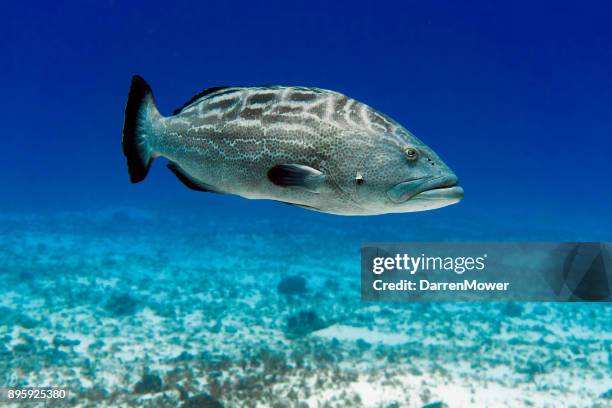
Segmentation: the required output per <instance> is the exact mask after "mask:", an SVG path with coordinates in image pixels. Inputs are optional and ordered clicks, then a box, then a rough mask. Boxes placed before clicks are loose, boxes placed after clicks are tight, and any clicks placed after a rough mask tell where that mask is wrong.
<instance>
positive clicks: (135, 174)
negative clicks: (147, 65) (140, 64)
mask: <svg viewBox="0 0 612 408" xmlns="http://www.w3.org/2000/svg"><path fill="white" fill-rule="evenodd" d="M160 118H161V115H160V114H159V111H158V110H157V107H156V106H155V100H154V99H153V92H152V91H151V87H150V86H149V84H147V82H146V81H145V80H144V79H143V78H142V77H140V76H138V75H134V76H133V77H132V85H131V86H130V94H129V96H128V101H127V105H126V107H125V121H124V123H123V154H124V155H125V157H126V158H127V164H128V172H129V173H130V180H131V181H132V183H138V182H139V181H142V180H144V178H145V177H146V176H147V173H148V172H149V167H151V163H152V162H153V159H154V158H155V151H154V149H153V148H152V146H151V142H152V139H154V138H155V136H156V135H155V121H157V120H159V119H160Z"/></svg>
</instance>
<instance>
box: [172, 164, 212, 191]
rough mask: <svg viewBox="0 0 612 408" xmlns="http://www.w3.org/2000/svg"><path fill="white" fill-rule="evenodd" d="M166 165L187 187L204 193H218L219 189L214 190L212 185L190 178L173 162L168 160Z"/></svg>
mask: <svg viewBox="0 0 612 408" xmlns="http://www.w3.org/2000/svg"><path fill="white" fill-rule="evenodd" d="M166 167H168V168H169V169H170V171H171V172H172V173H174V175H175V176H176V178H178V179H179V180H180V182H181V183H183V184H184V185H185V186H186V187H187V188H190V189H192V190H195V191H203V192H206V193H220V191H218V190H215V189H214V188H213V187H212V186H210V185H208V184H206V183H202V182H200V181H197V180H194V179H193V178H191V177H190V176H189V175H187V173H185V171H184V170H183V169H181V168H180V166H179V165H178V164H176V163H174V162H169V163H168V164H167V165H166Z"/></svg>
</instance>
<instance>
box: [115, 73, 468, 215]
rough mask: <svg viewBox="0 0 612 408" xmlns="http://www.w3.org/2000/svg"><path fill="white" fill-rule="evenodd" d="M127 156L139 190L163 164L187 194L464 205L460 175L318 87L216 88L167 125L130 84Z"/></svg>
mask: <svg viewBox="0 0 612 408" xmlns="http://www.w3.org/2000/svg"><path fill="white" fill-rule="evenodd" d="M123 152H124V154H125V156H126V158H127V162H128V170H129V173H130V179H131V181H132V182H133V183H137V182H140V181H142V180H143V179H144V178H145V177H146V175H147V172H148V170H149V167H150V166H151V162H152V161H153V159H154V158H156V157H158V156H163V157H165V158H167V159H168V160H169V163H168V168H169V169H170V170H171V171H172V172H173V173H174V174H175V175H176V176H177V177H178V179H179V180H180V181H181V182H183V183H184V184H185V185H186V186H187V187H189V188H191V189H194V190H199V191H207V192H215V193H226V194H236V195H239V196H242V197H246V198H260V199H272V200H278V201H282V202H285V203H289V204H293V205H296V206H299V207H303V208H306V209H310V210H316V211H321V212H326V213H332V214H340V215H372V214H384V213H401V212H411V211H423V210H429V209H434V208H440V207H444V206H447V205H450V204H454V203H457V202H459V201H460V200H461V198H462V197H463V189H462V188H461V187H459V186H458V185H457V177H456V176H455V174H454V173H453V172H452V171H451V170H450V169H449V168H448V166H446V165H445V164H444V163H443V162H442V160H440V158H439V157H438V156H437V155H436V153H434V152H433V151H432V150H431V149H430V148H429V147H427V146H426V145H425V144H423V142H421V141H420V140H419V139H417V138H416V137H415V136H414V135H413V134H411V133H410V132H409V131H408V130H406V129H405V128H404V127H402V126H401V125H400V124H398V123H397V122H395V121H394V120H392V119H390V118H389V117H387V116H386V115H384V114H382V113H380V112H378V111H376V110H374V109H372V108H370V107H369V106H367V105H365V104H363V103H361V102H358V101H356V100H354V99H351V98H349V97H347V96H345V95H342V94H339V93H337V92H332V91H328V90H323V89H318V88H302V87H285V86H265V87H241V88H231V87H217V88H210V89H207V90H205V91H203V92H201V93H199V94H198V95H196V96H194V97H193V98H192V99H191V100H189V101H188V102H187V103H186V104H185V105H183V107H181V108H180V109H178V110H176V111H175V112H174V114H173V115H172V116H168V117H163V116H162V115H161V114H160V113H159V111H158V110H157V107H156V106H155V101H154V99H153V94H152V92H151V88H150V87H149V85H148V84H147V83H146V82H145V80H144V79H142V78H141V77H139V76H134V77H133V78H132V85H131V87H130V93H129V97H128V102H127V106H126V108H125V124H124V127H123Z"/></svg>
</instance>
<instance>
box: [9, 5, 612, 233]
mask: <svg viewBox="0 0 612 408" xmlns="http://www.w3.org/2000/svg"><path fill="white" fill-rule="evenodd" d="M221 3H223V2H202V1H198V2H195V1H194V2H180V4H171V3H167V2H164V3H162V2H153V1H147V2H145V1H134V2H116V1H107V2H102V1H100V2H65V1H57V2H34V3H24V4H22V5H20V4H18V2H8V3H6V4H4V5H3V12H2V16H0V44H1V51H2V59H1V61H2V62H1V63H0V84H1V85H0V88H1V89H2V98H0V111H1V112H3V115H2V118H3V120H2V131H1V132H2V135H3V136H2V156H3V158H2V159H3V171H2V172H0V185H1V186H2V190H1V191H0V210H2V211H17V212H19V211H34V212H49V211H50V212H57V211H60V210H82V209H97V208H105V207H113V206H128V207H143V208H149V207H151V208H157V209H162V210H163V211H176V212H186V213H193V214H198V215H199V216H200V217H202V218H207V219H210V218H213V219H219V220H220V221H221V222H222V220H223V218H224V217H234V218H235V217H238V218H240V217H242V218H244V219H245V221H248V220H250V219H254V218H271V219H278V220H279V223H283V225H285V228H286V230H287V231H288V232H290V231H299V230H301V229H303V228H307V225H309V224H310V225H312V224H311V223H312V222H313V221H322V222H326V223H334V224H335V225H336V226H337V228H339V229H341V230H342V229H346V230H347V231H359V234H360V237H361V238H362V239H363V240H369V239H379V240H399V239H402V238H404V237H405V236H407V235H405V234H404V233H405V232H406V231H412V232H414V231H413V230H411V229H414V228H415V226H416V227H417V228H423V229H426V228H427V225H432V226H437V227H438V230H443V229H444V228H447V227H448V230H449V233H448V234H444V233H439V234H438V235H433V236H431V235H430V236H428V237H433V238H436V239H437V238H452V239H463V238H465V239H467V238H473V237H475V236H476V235H474V234H473V231H474V230H478V231H479V234H480V235H478V237H483V238H487V239H491V240H508V239H552V240H554V239H566V240H572V239H576V240H578V239H582V240H606V239H607V240H610V238H611V235H612V234H611V233H610V228H609V226H610V225H612V214H611V213H612V211H610V203H611V202H612V189H611V188H610V175H611V174H612V160H611V157H612V75H611V72H612V45H611V44H612V29H611V27H610V24H609V17H610V15H612V4H611V3H610V2H606V1H589V2H582V3H580V4H579V3H577V2H575V3H569V2H568V3H567V4H566V3H565V2H552V1H551V2H546V1H542V2H530V1H516V2H486V1H481V2H471V1H469V2H454V1H433V2H423V1H405V2H348V1H338V2H313V1H308V2H265V3H257V2H227V3H228V4H227V5H224V4H221ZM135 73H138V74H140V75H142V76H144V77H145V78H146V79H147V80H148V81H149V83H150V84H151V86H152V87H153V90H154V92H155V96H156V99H157V103H158V105H159V108H160V110H161V112H162V113H163V114H170V112H171V110H172V109H174V108H176V107H178V106H180V105H182V103H183V102H184V101H186V100H187V99H189V98H190V97H191V96H192V95H193V94H195V93H197V92H199V91H200V90H201V89H203V88H206V87H210V86H216V85H258V84H283V85H303V86H316V87H322V88H329V89H333V90H336V91H339V92H343V93H346V94H347V95H349V96H352V97H354V98H356V99H359V100H361V101H363V102H366V103H367V104H369V105H371V106H373V107H375V108H377V109H379V110H381V111H383V112H385V113H387V114H388V115H390V116H391V117H393V118H395V119H396V120H398V121H399V122H400V123H402V124H403V125H404V126H405V127H407V128H408V129H409V130H411V131H412V132H413V133H415V134H416V135H417V136H418V137H419V138H421V139H422V140H423V141H424V142H425V143H426V144H428V145H429V146H430V147H432V148H433V149H434V150H435V151H436V152H437V153H438V154H439V155H440V156H441V157H442V158H443V160H444V161H445V162H446V163H447V164H449V166H451V168H453V170H455V172H456V174H457V175H458V176H459V178H460V179H461V183H462V185H463V186H464V188H465V191H466V196H465V199H464V201H463V202H461V203H460V204H458V205H454V206H451V207H448V208H445V209H441V210H437V211H432V212H425V213H418V214H401V215H388V216H378V217H368V218H362V217H357V218H354V217H351V218H342V217H336V216H330V215H325V214H317V213H311V212H307V211H304V210H300V209H296V208H291V207H289V206H285V205H282V204H279V203H274V202H265V201H257V202H256V201H246V200H244V199H241V198H238V197H234V196H219V195H214V194H203V193H195V192H193V191H190V190H188V189H186V188H185V187H184V186H183V185H182V184H180V183H179V182H178V181H177V180H175V179H174V176H173V175H172V174H171V173H170V172H169V171H167V169H165V166H163V165H162V163H161V160H159V161H158V162H156V163H155V164H154V166H153V169H152V171H151V172H150V174H149V176H148V178H147V180H146V181H145V182H144V183H141V184H138V185H131V184H130V183H129V181H128V177H127V171H126V166H125V161H124V157H123V155H122V153H121V129H122V125H123V109H124V106H125V101H126V96H127V91H128V87H129V82H130V77H131V75H132V74H135ZM221 227H222V226H221ZM383 227H384V228H383ZM461 228H464V229H463V230H462V229H461ZM467 230H469V231H472V232H471V233H462V232H461V231H467ZM382 231H384V233H383V232H382ZM424 232H425V230H424ZM424 236H426V235H425V234H424ZM411 237H413V236H412V235H411Z"/></svg>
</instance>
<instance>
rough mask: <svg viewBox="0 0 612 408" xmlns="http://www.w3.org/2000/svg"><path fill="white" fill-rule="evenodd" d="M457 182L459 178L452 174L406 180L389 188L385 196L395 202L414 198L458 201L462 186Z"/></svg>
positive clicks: (399, 202)
mask: <svg viewBox="0 0 612 408" xmlns="http://www.w3.org/2000/svg"><path fill="white" fill-rule="evenodd" d="M458 182H459V179H458V178H457V176H455V175H454V174H450V175H444V176H439V177H434V178H431V179H425V178H419V179H416V180H408V181H403V182H401V183H399V184H396V185H395V186H394V187H392V188H391V189H389V191H387V196H388V197H389V199H390V200H391V201H393V202H394V203H396V204H401V203H405V202H406V201H408V200H415V199H419V200H444V201H449V202H459V201H461V199H462V198H463V188H461V187H460V186H459V185H458Z"/></svg>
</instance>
